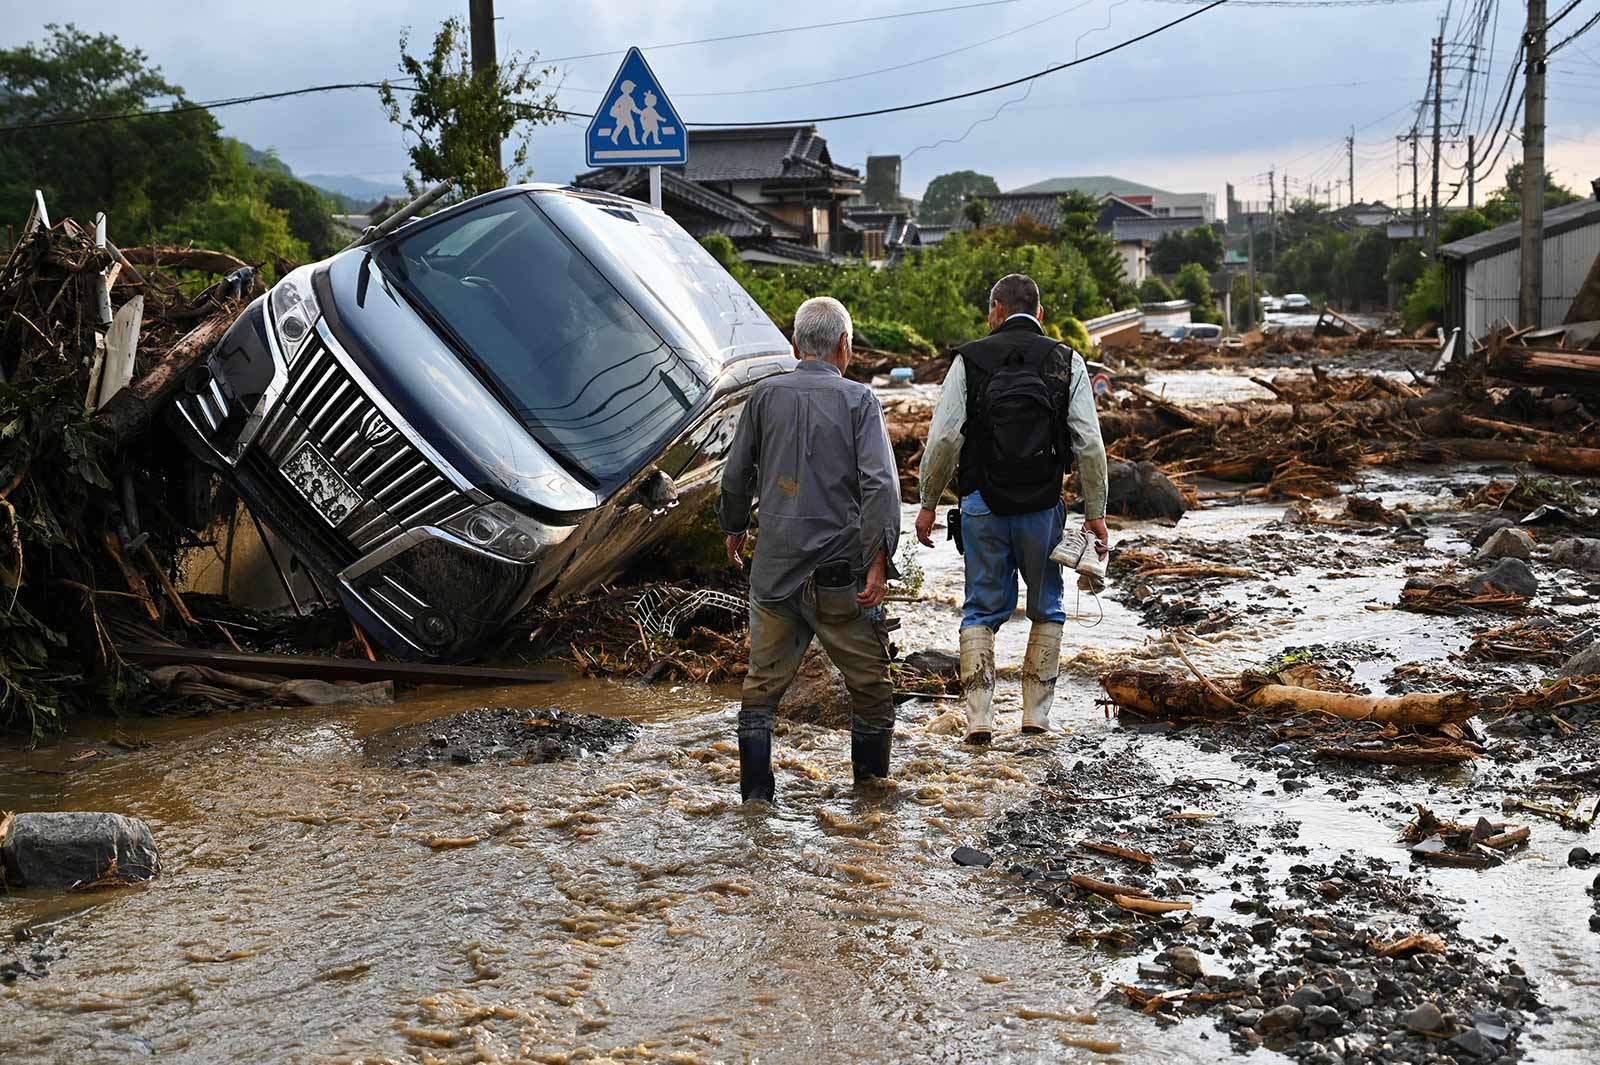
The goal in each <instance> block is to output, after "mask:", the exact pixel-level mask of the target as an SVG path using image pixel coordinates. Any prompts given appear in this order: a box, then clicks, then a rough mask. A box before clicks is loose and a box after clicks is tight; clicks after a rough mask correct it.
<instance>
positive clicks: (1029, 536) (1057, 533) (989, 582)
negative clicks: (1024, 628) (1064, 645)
mask: <svg viewBox="0 0 1600 1065" xmlns="http://www.w3.org/2000/svg"><path fill="white" fill-rule="evenodd" d="M1066 520H1067V506H1066V504H1065V503H1057V504H1056V505H1055V506H1054V507H1053V508H1051V509H1050V510H1038V511H1034V512H1033V513H1032V514H1014V515H1012V516H1011V517H1002V516H1000V515H998V514H991V513H990V512H989V506H988V504H987V503H985V502H984V501H983V496H981V495H979V494H978V493H977V492H973V493H971V494H969V495H968V496H967V497H966V498H965V499H963V500H962V501H961V543H962V548H963V549H964V550H965V552H966V561H967V566H966V570H967V603H966V607H965V609H964V610H963V611H962V614H961V627H962V628H963V629H968V628H971V627H972V626H974V625H987V626H988V627H989V628H991V629H998V628H999V627H1000V626H1001V625H1003V624H1005V622H1006V620H1007V619H1008V618H1010V617H1011V615H1012V614H1013V613H1014V612H1015V611H1016V609H1017V574H1018V573H1019V572H1020V573H1021V574H1022V579H1023V581H1024V582H1025V583H1026V584H1027V585H1028V620H1029V621H1053V622H1055V623H1056V624H1058V625H1059V624H1064V623H1065V622H1066V620H1067V612H1066V610H1065V608H1064V607H1063V605H1062V601H1061V592H1062V583H1061V566H1060V565H1059V564H1057V563H1055V562H1052V561H1050V552H1051V550H1052V549H1054V547H1055V546H1056V544H1057V543H1059V542H1060V540H1061V530H1062V528H1063V526H1064V525H1065V524H1066Z"/></svg>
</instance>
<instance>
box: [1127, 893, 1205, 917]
mask: <svg viewBox="0 0 1600 1065" xmlns="http://www.w3.org/2000/svg"><path fill="white" fill-rule="evenodd" d="M1111 901H1112V902H1115V903H1116V904H1117V905H1118V906H1121V907H1122V908H1123V909H1124V910H1127V911H1128V912H1129V913H1148V914H1151V915H1153V916H1158V917H1159V916H1160V915H1161V914H1164V913H1181V912H1183V911H1186V910H1192V909H1194V903H1192V902H1167V901H1165V900H1163V899H1145V898H1140V897H1139V896H1137V895H1118V896H1117V897H1116V898H1114V899H1112V900H1111Z"/></svg>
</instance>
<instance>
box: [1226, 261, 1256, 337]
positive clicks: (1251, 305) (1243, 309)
mask: <svg viewBox="0 0 1600 1065" xmlns="http://www.w3.org/2000/svg"><path fill="white" fill-rule="evenodd" d="M1229 296H1230V297H1231V301H1232V303H1233V327H1234V328H1235V329H1249V328H1250V327H1251V326H1253V325H1260V324H1261V303H1260V301H1259V299H1257V294H1256V293H1254V292H1251V291H1250V276H1249V275H1248V274H1244V273H1238V274H1234V275H1233V281H1232V282H1231V283H1230V291H1229Z"/></svg>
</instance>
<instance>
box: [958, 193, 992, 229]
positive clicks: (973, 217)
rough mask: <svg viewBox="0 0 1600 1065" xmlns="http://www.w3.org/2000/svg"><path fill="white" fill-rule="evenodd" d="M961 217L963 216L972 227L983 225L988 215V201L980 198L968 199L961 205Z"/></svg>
mask: <svg viewBox="0 0 1600 1065" xmlns="http://www.w3.org/2000/svg"><path fill="white" fill-rule="evenodd" d="M961 217H962V218H965V219H966V220H967V222H968V223H970V224H971V225H972V227H973V228H974V229H976V228H978V227H980V226H982V225H983V223H984V220H985V219H987V218H988V217H989V201H988V200H982V199H972V200H968V201H967V202H966V203H964V204H962V205H961Z"/></svg>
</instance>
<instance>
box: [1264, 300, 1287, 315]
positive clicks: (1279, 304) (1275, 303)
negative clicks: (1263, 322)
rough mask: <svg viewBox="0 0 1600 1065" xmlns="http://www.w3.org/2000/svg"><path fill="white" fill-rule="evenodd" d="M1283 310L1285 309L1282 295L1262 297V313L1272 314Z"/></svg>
mask: <svg viewBox="0 0 1600 1065" xmlns="http://www.w3.org/2000/svg"><path fill="white" fill-rule="evenodd" d="M1281 310H1283V299H1282V297H1280V296H1262V297H1261V313H1262V314H1272V313H1274V312H1275V311H1281Z"/></svg>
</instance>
